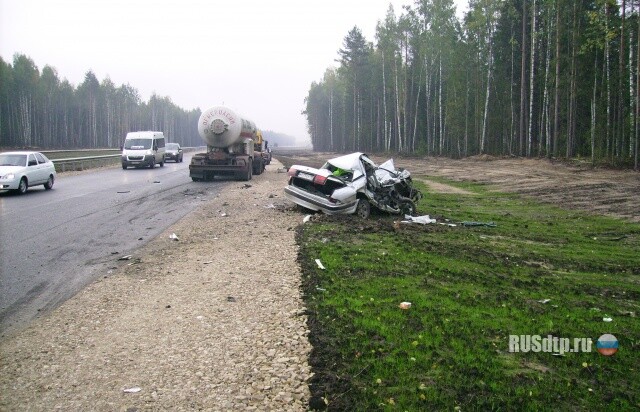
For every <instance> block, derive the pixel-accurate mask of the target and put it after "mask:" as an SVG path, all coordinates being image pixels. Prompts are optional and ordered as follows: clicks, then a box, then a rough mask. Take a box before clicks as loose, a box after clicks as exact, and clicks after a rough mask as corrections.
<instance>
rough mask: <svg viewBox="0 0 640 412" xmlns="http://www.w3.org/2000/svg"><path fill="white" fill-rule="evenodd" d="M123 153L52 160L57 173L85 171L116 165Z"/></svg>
mask: <svg viewBox="0 0 640 412" xmlns="http://www.w3.org/2000/svg"><path fill="white" fill-rule="evenodd" d="M201 148H202V146H199V147H183V148H182V151H183V152H191V151H195V150H198V149H201ZM114 150H118V149H84V150H83V149H78V150H48V151H42V152H41V153H44V154H47V153H64V152H71V153H77V152H82V151H90V152H100V151H114ZM120 157H121V153H120V151H118V153H116V154H111V155H100V156H83V157H68V158H62V159H51V161H52V162H53V164H54V165H55V167H56V171H57V172H67V171H72V170H85V169H93V168H96V167H101V166H107V165H110V164H116V163H118V162H116V161H115V159H120Z"/></svg>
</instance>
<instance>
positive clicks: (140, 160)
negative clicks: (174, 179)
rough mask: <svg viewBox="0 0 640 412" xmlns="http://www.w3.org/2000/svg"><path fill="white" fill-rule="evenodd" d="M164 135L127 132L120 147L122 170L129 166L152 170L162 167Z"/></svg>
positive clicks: (159, 133) (160, 133)
mask: <svg viewBox="0 0 640 412" xmlns="http://www.w3.org/2000/svg"><path fill="white" fill-rule="evenodd" d="M164 152H165V149H164V135H163V134H162V132H129V133H127V138H126V139H124V146H123V147H122V168H123V169H126V168H127V167H129V166H134V167H146V166H148V167H149V168H151V169H153V168H154V167H155V166H156V163H160V167H163V166H164Z"/></svg>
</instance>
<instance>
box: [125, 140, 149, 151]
mask: <svg viewBox="0 0 640 412" xmlns="http://www.w3.org/2000/svg"><path fill="white" fill-rule="evenodd" d="M124 148H125V149H129V150H142V149H144V150H147V149H151V139H126V140H125V141H124Z"/></svg>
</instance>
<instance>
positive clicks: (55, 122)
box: [0, 54, 202, 149]
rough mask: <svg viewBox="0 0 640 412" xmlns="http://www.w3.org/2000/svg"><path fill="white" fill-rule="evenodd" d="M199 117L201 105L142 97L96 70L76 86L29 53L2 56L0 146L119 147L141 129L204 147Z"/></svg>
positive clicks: (182, 142)
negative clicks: (99, 76) (191, 106)
mask: <svg viewBox="0 0 640 412" xmlns="http://www.w3.org/2000/svg"><path fill="white" fill-rule="evenodd" d="M199 117H200V109H196V110H191V111H185V110H184V109H181V108H180V107H178V106H176V105H175V104H174V103H173V102H171V99H170V98H168V97H160V96H157V95H155V94H154V95H153V96H151V98H150V99H149V101H148V102H143V101H142V100H141V98H140V96H139V94H138V91H137V90H136V89H135V88H133V87H131V86H130V85H128V84H126V85H121V86H116V85H115V84H113V82H112V81H111V80H110V79H109V78H106V79H104V80H103V81H102V82H100V81H99V80H98V79H97V78H96V76H95V74H94V73H93V72H92V71H88V72H87V73H86V75H85V77H84V80H83V82H82V83H80V84H79V85H78V86H77V87H75V86H73V85H72V84H70V83H69V82H68V81H67V80H66V79H60V78H59V77H58V74H57V72H56V70H55V69H54V68H52V67H50V66H45V67H44V68H43V69H42V71H40V70H39V69H38V67H37V66H36V65H35V63H34V62H33V60H31V59H30V58H29V57H27V56H25V55H22V54H17V55H15V56H14V58H13V64H9V63H7V62H5V61H4V60H3V59H2V58H1V57H0V147H5V148H23V147H35V148H46V149H55V148H60V149H78V148H118V147H120V146H121V145H122V142H123V141H124V137H125V136H126V134H127V132H130V131H137V130H159V131H163V132H164V135H165V136H166V137H167V140H168V141H170V142H176V143H180V144H182V145H184V146H200V145H202V140H201V139H200V136H198V130H197V128H196V127H195V125H196V124H197V122H198V118H199Z"/></svg>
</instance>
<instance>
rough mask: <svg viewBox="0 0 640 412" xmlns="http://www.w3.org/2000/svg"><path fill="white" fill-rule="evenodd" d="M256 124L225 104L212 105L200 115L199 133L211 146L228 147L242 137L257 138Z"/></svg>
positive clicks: (239, 140)
mask: <svg viewBox="0 0 640 412" xmlns="http://www.w3.org/2000/svg"><path fill="white" fill-rule="evenodd" d="M256 130H257V129H256V125H255V124H254V123H253V122H252V121H250V120H247V119H244V118H242V117H241V116H240V115H239V114H238V113H236V112H235V111H233V110H231V109H229V108H228V107H224V106H214V107H211V108H209V109H207V110H205V111H204V112H202V114H201V115H200V119H199V120H198V133H199V134H200V137H201V138H202V140H204V142H205V143H206V144H207V145H208V146H211V147H215V148H221V149H222V148H227V147H231V146H233V145H234V144H236V143H239V142H241V140H242V139H245V138H248V139H255V136H256Z"/></svg>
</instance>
